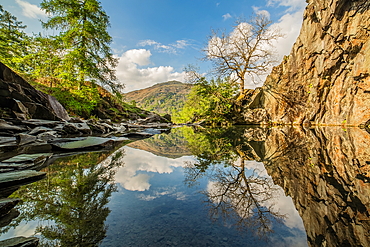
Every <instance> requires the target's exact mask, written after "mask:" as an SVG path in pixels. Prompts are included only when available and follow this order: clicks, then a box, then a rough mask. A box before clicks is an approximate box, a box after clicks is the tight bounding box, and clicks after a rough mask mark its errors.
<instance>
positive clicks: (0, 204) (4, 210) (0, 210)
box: [0, 198, 21, 218]
mask: <svg viewBox="0 0 370 247" xmlns="http://www.w3.org/2000/svg"><path fill="white" fill-rule="evenodd" d="M20 201H21V200H20V199H18V198H3V199H0V218H2V217H4V216H5V215H7V214H8V213H9V212H10V211H11V210H12V209H13V208H14V207H15V206H16V205H17V204H18V202H20Z"/></svg>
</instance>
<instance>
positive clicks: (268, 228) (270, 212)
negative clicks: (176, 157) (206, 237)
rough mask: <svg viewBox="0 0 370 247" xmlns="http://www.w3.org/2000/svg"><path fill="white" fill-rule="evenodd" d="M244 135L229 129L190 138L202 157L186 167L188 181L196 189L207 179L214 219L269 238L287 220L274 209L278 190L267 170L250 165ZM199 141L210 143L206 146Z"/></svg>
mask: <svg viewBox="0 0 370 247" xmlns="http://www.w3.org/2000/svg"><path fill="white" fill-rule="evenodd" d="M242 134H243V132H241V133H239V132H235V129H234V130H233V129H230V130H223V131H221V132H219V133H218V135H214V133H212V134H211V133H204V132H196V131H194V132H193V135H188V137H192V136H194V135H195V136H196V135H197V137H196V138H194V139H189V140H188V143H189V145H192V144H193V145H194V146H193V147H192V148H193V150H197V152H199V153H201V154H202V155H197V154H195V155H196V157H197V162H193V163H191V162H188V163H187V164H186V166H185V174H186V175H185V176H186V178H185V182H186V183H187V184H188V185H189V186H193V185H194V184H196V183H197V181H199V179H200V178H201V177H203V176H207V177H208V181H209V184H208V188H207V190H206V191H204V192H203V193H204V194H205V195H206V196H207V200H206V203H207V205H208V208H209V212H210V216H211V218H212V219H214V220H217V219H218V218H222V220H223V221H224V222H225V223H226V222H229V221H230V220H233V222H234V223H235V224H236V225H237V226H238V227H239V229H241V230H247V231H252V232H254V233H255V234H257V235H258V236H259V237H267V235H268V234H269V233H271V232H273V230H272V228H273V224H274V223H281V222H282V219H283V218H284V217H285V216H284V215H282V214H280V213H279V211H278V209H277V208H276V207H274V205H275V200H276V197H277V195H278V193H277V191H278V190H279V187H278V186H276V185H274V183H273V181H272V179H271V178H270V177H269V176H268V175H267V174H266V173H265V171H264V169H259V168H258V167H256V164H257V163H255V162H253V163H250V162H247V157H248V155H249V154H250V150H249V149H250V148H249V146H244V145H243V142H242V140H243V138H242V136H241V135H242ZM195 140H197V141H195ZM199 140H202V141H203V142H204V141H205V140H207V141H206V142H207V144H205V143H199ZM202 147H207V150H204V149H203V150H202ZM192 148H190V149H192ZM220 151H222V152H220ZM220 153H222V155H219V154H220ZM225 154H226V155H225ZM225 157H226V158H225ZM251 164H252V166H251Z"/></svg>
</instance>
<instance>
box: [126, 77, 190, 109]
mask: <svg viewBox="0 0 370 247" xmlns="http://www.w3.org/2000/svg"><path fill="white" fill-rule="evenodd" d="M190 89H191V85H189V84H185V83H182V82H178V81H169V82H164V83H158V84H155V85H154V86H151V87H148V88H145V89H140V90H136V91H132V92H129V93H126V94H125V99H126V102H129V103H130V102H132V101H135V102H136V106H138V107H140V108H143V109H145V110H147V111H154V112H156V113H159V114H166V113H167V114H172V112H173V111H178V110H180V109H181V108H182V107H183V105H184V103H185V100H186V95H188V93H189V92H190Z"/></svg>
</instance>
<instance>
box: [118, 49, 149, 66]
mask: <svg viewBox="0 0 370 247" xmlns="http://www.w3.org/2000/svg"><path fill="white" fill-rule="evenodd" d="M151 56H152V53H151V52H150V51H149V50H145V49H138V50H137V49H133V50H128V51H126V52H125V53H124V55H123V59H126V60H127V61H130V62H132V63H135V64H137V65H140V66H144V65H148V64H150V57H151Z"/></svg>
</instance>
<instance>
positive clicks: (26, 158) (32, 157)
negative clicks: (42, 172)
mask: <svg viewBox="0 0 370 247" xmlns="http://www.w3.org/2000/svg"><path fill="white" fill-rule="evenodd" d="M52 155H53V154H52V153H38V154H20V155H17V156H14V157H12V158H10V159H6V160H3V161H2V162H3V163H27V162H32V163H39V162H41V161H42V160H44V159H48V158H50V157H51V156H52Z"/></svg>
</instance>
